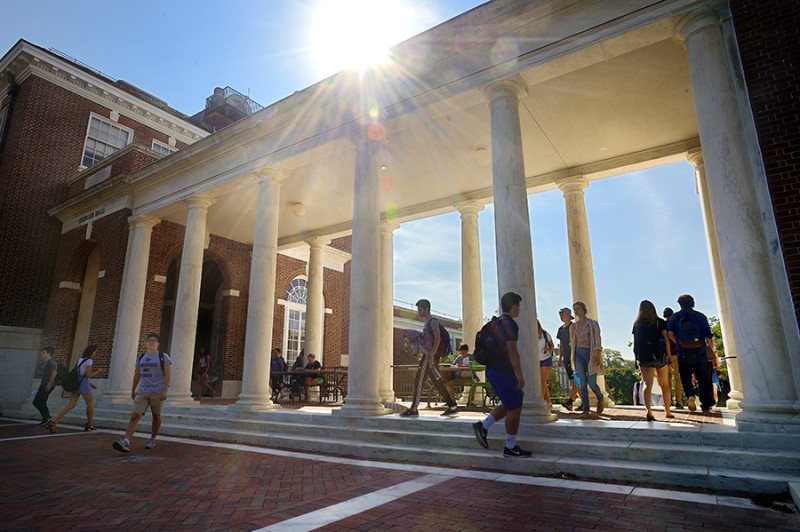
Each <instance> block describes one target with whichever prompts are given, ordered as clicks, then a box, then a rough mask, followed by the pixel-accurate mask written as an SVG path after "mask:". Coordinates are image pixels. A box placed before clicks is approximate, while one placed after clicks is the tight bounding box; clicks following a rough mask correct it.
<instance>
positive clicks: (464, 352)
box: [444, 344, 474, 397]
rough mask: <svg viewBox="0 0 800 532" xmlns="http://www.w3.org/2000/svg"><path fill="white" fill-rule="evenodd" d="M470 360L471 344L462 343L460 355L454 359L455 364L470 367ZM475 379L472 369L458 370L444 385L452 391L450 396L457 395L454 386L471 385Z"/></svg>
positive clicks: (460, 366) (459, 349)
mask: <svg viewBox="0 0 800 532" xmlns="http://www.w3.org/2000/svg"><path fill="white" fill-rule="evenodd" d="M469 362H470V357H469V346H468V345H467V344H461V345H460V346H459V348H458V356H457V357H456V359H455V360H454V361H453V366H454V367H459V368H469ZM473 380H474V379H473V376H472V371H470V370H464V371H456V372H455V373H454V374H453V378H452V379H450V380H449V381H447V382H445V383H444V385H445V387H446V388H447V391H448V392H450V397H455V396H456V393H455V390H454V388H455V387H456V386H470V385H471V384H472V381H473Z"/></svg>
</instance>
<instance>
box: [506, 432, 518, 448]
mask: <svg viewBox="0 0 800 532" xmlns="http://www.w3.org/2000/svg"><path fill="white" fill-rule="evenodd" d="M516 446H517V435H516V434H506V448H507V449H513V448H514V447H516Z"/></svg>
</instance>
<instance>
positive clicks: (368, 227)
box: [334, 132, 391, 417]
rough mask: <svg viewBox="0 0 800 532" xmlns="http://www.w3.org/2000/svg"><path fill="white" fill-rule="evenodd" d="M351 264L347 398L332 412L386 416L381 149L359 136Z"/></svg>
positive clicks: (356, 415) (354, 188)
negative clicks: (381, 384)
mask: <svg viewBox="0 0 800 532" xmlns="http://www.w3.org/2000/svg"><path fill="white" fill-rule="evenodd" d="M354 142H355V145H356V168H355V179H354V184H353V244H352V246H353V247H352V249H353V255H352V256H353V260H352V268H351V270H350V341H349V345H350V347H349V351H350V353H349V355H350V357H349V360H350V363H349V367H348V373H347V397H346V398H345V401H344V405H342V408H340V409H338V410H334V413H335V414H336V415H342V416H352V417H361V416H374V415H382V414H388V413H391V410H389V409H386V408H384V407H383V405H382V404H381V397H380V393H379V381H380V366H381V364H382V362H383V357H381V356H380V350H381V342H380V315H381V314H380V312H381V291H380V272H381V268H380V266H381V264H380V263H381V260H380V213H381V209H380V186H379V177H378V171H379V166H380V163H379V162H378V161H377V154H378V151H379V148H380V144H379V142H377V141H374V140H371V139H370V138H369V136H368V135H367V134H366V132H364V134H363V135H358V137H357V138H355V139H354Z"/></svg>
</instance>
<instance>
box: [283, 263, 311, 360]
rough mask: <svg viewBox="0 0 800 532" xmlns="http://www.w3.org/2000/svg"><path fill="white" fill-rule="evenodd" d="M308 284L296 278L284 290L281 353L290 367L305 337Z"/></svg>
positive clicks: (302, 279)
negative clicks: (284, 310)
mask: <svg viewBox="0 0 800 532" xmlns="http://www.w3.org/2000/svg"><path fill="white" fill-rule="evenodd" d="M307 301H308V282H307V281H306V280H305V279H304V278H302V277H296V278H294V279H292V282H291V283H289V287H288V288H287V289H286V317H285V322H284V327H283V331H284V332H283V335H284V336H283V352H284V354H285V356H286V363H287V364H289V366H291V365H292V364H294V361H295V360H296V359H297V355H299V354H300V350H301V349H302V347H303V343H304V341H305V337H306V302H307Z"/></svg>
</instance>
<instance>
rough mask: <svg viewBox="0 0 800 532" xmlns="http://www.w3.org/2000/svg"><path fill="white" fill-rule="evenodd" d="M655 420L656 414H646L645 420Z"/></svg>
mask: <svg viewBox="0 0 800 532" xmlns="http://www.w3.org/2000/svg"><path fill="white" fill-rule="evenodd" d="M655 420H656V416H654V415H653V414H647V421H655Z"/></svg>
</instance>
